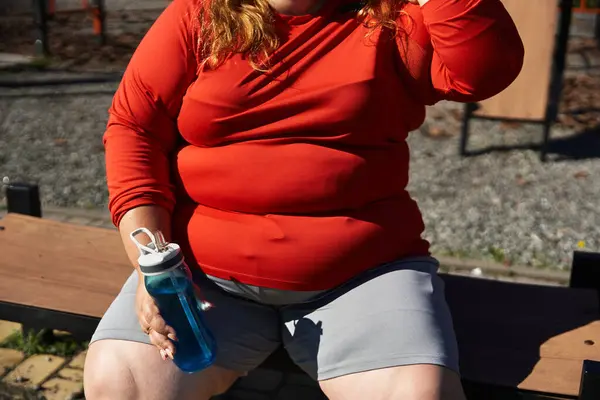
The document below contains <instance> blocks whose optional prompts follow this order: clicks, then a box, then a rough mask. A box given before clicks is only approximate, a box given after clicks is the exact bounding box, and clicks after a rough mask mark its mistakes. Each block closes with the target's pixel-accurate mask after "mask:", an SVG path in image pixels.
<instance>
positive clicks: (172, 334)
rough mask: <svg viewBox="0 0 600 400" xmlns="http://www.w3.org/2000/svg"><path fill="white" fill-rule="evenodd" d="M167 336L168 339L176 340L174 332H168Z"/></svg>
mask: <svg viewBox="0 0 600 400" xmlns="http://www.w3.org/2000/svg"><path fill="white" fill-rule="evenodd" d="M167 337H168V338H169V339H171V340H172V341H174V342H176V341H177V336H175V334H174V333H169V334H168V335H167Z"/></svg>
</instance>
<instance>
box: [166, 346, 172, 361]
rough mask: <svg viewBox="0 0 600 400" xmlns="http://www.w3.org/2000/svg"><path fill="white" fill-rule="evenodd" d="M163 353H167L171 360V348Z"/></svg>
mask: <svg viewBox="0 0 600 400" xmlns="http://www.w3.org/2000/svg"><path fill="white" fill-rule="evenodd" d="M165 353H167V355H168V356H169V358H170V359H171V360H172V359H173V352H172V351H171V349H166V350H165Z"/></svg>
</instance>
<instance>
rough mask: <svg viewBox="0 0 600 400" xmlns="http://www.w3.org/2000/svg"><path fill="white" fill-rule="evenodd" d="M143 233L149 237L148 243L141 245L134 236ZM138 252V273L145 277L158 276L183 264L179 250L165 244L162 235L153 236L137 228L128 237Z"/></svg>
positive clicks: (175, 246) (172, 244) (169, 244)
mask: <svg viewBox="0 0 600 400" xmlns="http://www.w3.org/2000/svg"><path fill="white" fill-rule="evenodd" d="M140 233H145V234H146V235H148V237H150V243H148V244H147V245H143V244H141V243H140V242H139V241H138V240H137V239H136V237H135V236H136V235H138V234H140ZM129 237H130V238H131V240H132V241H133V243H135V245H136V246H137V248H138V249H139V251H140V256H139V258H138V264H139V266H140V271H141V272H142V274H144V275H146V276H152V275H159V274H162V273H165V272H167V271H170V270H172V269H175V268H177V267H179V266H180V265H181V264H182V263H183V254H182V252H181V248H180V247H179V246H178V245H177V244H175V243H166V242H165V241H164V238H163V237H162V234H161V233H160V232H157V235H156V236H155V235H154V234H152V233H151V232H150V231H149V230H148V229H146V228H139V229H136V230H135V231H133V232H131V234H130V235H129Z"/></svg>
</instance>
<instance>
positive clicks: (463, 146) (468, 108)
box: [459, 103, 477, 157]
mask: <svg viewBox="0 0 600 400" xmlns="http://www.w3.org/2000/svg"><path fill="white" fill-rule="evenodd" d="M475 110H477V104H474V103H467V104H465V109H464V112H463V120H462V128H461V133H460V147H459V152H460V155H461V156H463V157H464V156H466V155H468V151H467V144H468V141H469V131H470V129H469V128H470V127H471V118H473V113H474V112H475Z"/></svg>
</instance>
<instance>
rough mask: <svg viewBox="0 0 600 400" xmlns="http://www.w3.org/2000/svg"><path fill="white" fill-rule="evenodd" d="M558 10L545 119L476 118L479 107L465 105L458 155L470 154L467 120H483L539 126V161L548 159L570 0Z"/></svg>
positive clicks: (560, 92) (567, 37)
mask: <svg viewBox="0 0 600 400" xmlns="http://www.w3.org/2000/svg"><path fill="white" fill-rule="evenodd" d="M559 8H560V17H559V28H558V34H557V35H556V44H555V46H554V56H553V62H552V73H551V77H550V82H549V84H550V90H549V92H548V101H547V105H546V113H545V116H544V119H543V120H541V121H540V120H529V119H516V118H502V117H486V116H479V115H476V114H475V111H477V109H478V105H477V104H476V103H468V104H465V107H464V114H463V123H462V129H461V137H460V145H459V152H460V155H461V156H469V155H472V153H470V152H469V151H468V150H467V144H468V140H469V133H470V121H471V120H472V119H485V120H496V121H506V122H520V123H530V124H531V123H533V124H541V125H542V127H543V140H542V144H541V146H540V159H541V161H546V160H547V156H548V147H549V142H550V131H551V129H552V125H553V124H554V122H555V121H556V118H557V116H558V109H559V105H560V97H561V94H562V85H563V76H564V71H565V64H566V53H567V46H568V43H569V30H570V28H571V17H572V15H573V0H561V1H560V5H559Z"/></svg>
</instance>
